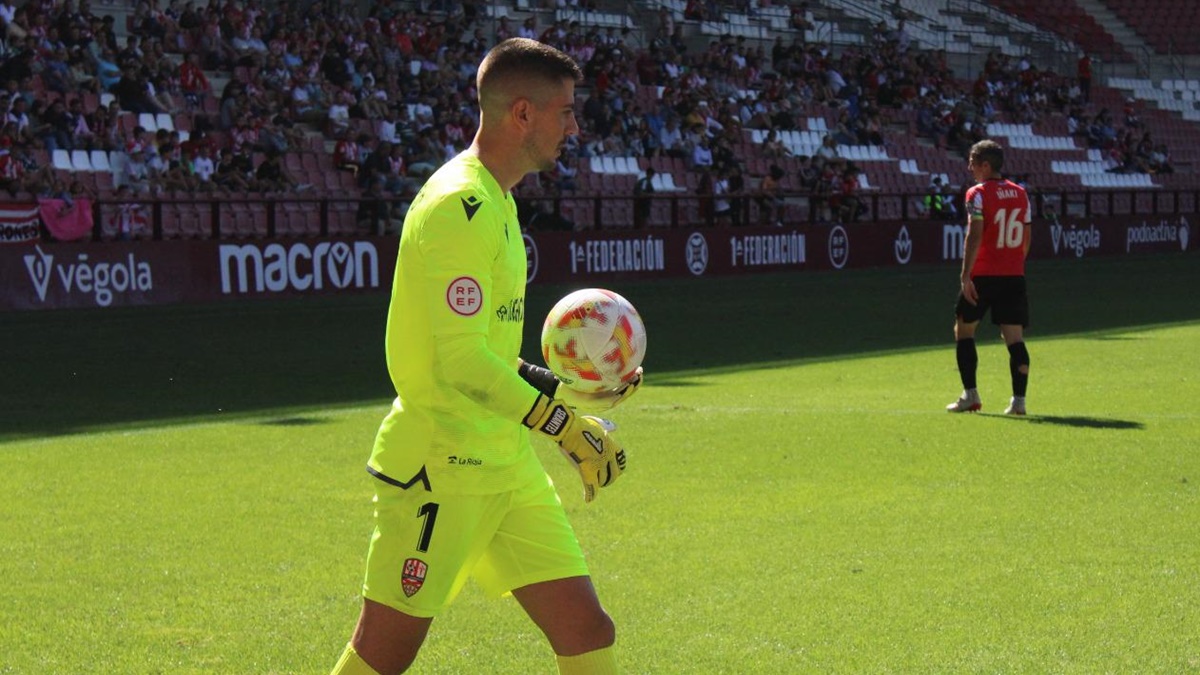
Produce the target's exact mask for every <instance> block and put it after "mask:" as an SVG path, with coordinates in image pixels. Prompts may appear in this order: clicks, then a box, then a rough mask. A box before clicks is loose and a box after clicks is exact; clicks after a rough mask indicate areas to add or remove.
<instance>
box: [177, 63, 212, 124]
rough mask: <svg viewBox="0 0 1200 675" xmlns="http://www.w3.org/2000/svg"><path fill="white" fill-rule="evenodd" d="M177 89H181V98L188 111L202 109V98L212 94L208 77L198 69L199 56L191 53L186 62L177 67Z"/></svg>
mask: <svg viewBox="0 0 1200 675" xmlns="http://www.w3.org/2000/svg"><path fill="white" fill-rule="evenodd" d="M179 87H180V88H181V89H183V97H184V99H185V100H186V101H187V104H188V106H189V110H198V109H203V107H204V97H206V96H208V95H209V93H211V92H212V85H211V84H210V83H209V81H208V76H206V75H205V74H204V70H202V69H201V68H200V55H199V54H197V53H195V52H192V53H191V54H188V56H187V60H186V61H184V62H183V65H181V66H179Z"/></svg>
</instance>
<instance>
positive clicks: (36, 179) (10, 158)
mask: <svg viewBox="0 0 1200 675" xmlns="http://www.w3.org/2000/svg"><path fill="white" fill-rule="evenodd" d="M12 149H13V142H12V139H11V138H9V137H8V136H0V190H7V191H8V194H9V195H11V196H12V197H13V198H14V199H15V198H16V197H17V195H18V194H20V193H22V192H27V193H30V194H37V193H38V192H39V191H40V189H41V185H42V184H43V183H44V182H45V181H47V180H50V179H51V178H52V177H53V175H54V171H53V170H52V169H51V167H50V166H49V165H46V166H43V167H42V168H41V169H39V170H38V171H36V172H30V171H27V170H26V167H25V164H24V162H22V161H21V160H20V159H19V158H18V157H16V156H15V155H14V154H13V152H12Z"/></svg>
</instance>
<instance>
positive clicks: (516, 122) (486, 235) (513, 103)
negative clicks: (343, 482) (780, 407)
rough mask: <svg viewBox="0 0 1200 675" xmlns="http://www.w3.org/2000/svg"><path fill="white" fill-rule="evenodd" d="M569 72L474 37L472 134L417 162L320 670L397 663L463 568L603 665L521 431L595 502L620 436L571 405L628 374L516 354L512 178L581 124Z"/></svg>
mask: <svg viewBox="0 0 1200 675" xmlns="http://www.w3.org/2000/svg"><path fill="white" fill-rule="evenodd" d="M579 78H580V71H579V67H578V66H577V65H576V64H575V62H574V61H573V60H572V59H571V57H569V56H567V55H566V54H564V53H562V52H560V51H558V50H556V49H554V48H552V47H549V46H547V45H544V44H541V43H539V42H535V41H533V40H525V39H521V38H514V39H510V40H506V41H504V42H502V43H500V44H499V45H497V46H496V47H495V48H493V49H492V50H491V51H490V52H488V54H487V56H485V57H484V59H483V62H482V63H481V64H480V66H479V71H478V74H477V76H476V79H477V84H478V92H479V103H480V113H481V115H480V125H479V130H478V132H477V133H476V135H475V139H474V142H473V143H472V145H471V147H470V148H468V149H467V150H466V151H464V152H463V153H462V154H460V155H459V156H457V157H455V158H454V159H452V160H450V161H449V162H447V163H446V164H445V165H444V166H443V167H442V168H440V169H439V170H438V171H437V172H436V173H434V174H433V176H431V177H430V178H429V180H428V182H426V184H425V186H424V187H423V188H422V189H421V192H420V193H419V194H418V195H417V197H416V199H415V200H414V201H413V204H412V206H411V208H410V210H409V212H408V215H407V217H406V218H405V221H404V232H403V234H402V235H401V237H400V252H399V259H398V261H397V264H396V277H395V282H394V284H393V286H392V300H391V305H390V308H389V311H388V320H387V363H388V371H389V373H390V375H391V378H392V382H393V384H394V385H395V387H396V393H397V397H396V400H395V402H394V403H393V405H392V410H391V411H390V412H389V413H388V415H387V417H386V418H385V419H384V421H383V423H382V425H381V426H380V428H379V433H378V435H377V436H376V439H375V447H374V450H373V452H372V454H371V459H370V461H369V462H368V465H367V470H368V471H369V472H370V473H371V475H372V476H374V478H375V479H376V480H375V481H374V483H375V486H374V487H375V492H376V498H375V503H376V509H375V532H374V534H373V535H372V537H371V547H370V550H369V552H368V555H367V572H366V579H365V581H364V583H363V609H362V614H361V616H360V617H359V621H358V626H357V628H356V629H355V631H354V636H353V638H352V639H351V641H350V644H348V645H347V646H346V649H345V651H344V652H343V654H342V657H341V659H340V660H339V661H338V664H337V665H336V666H335V667H334V670H333V673H334V675H360V674H363V675H370V674H373V673H380V674H382V675H390V674H391V673H399V672H403V671H404V670H406V669H407V668H408V667H409V665H410V664H411V663H412V662H413V659H415V658H416V655H417V652H418V651H419V650H420V647H421V643H422V642H423V641H424V639H425V635H426V633H427V632H428V630H429V626H430V624H431V623H432V621H433V618H434V617H435V616H437V615H438V614H439V613H440V612H441V611H442V610H443V609H445V608H446V607H447V606H448V605H449V604H450V602H451V601H453V599H454V597H455V595H456V594H457V593H458V591H459V590H460V589H461V588H462V586H463V584H464V583H465V582H466V580H467V579H468V578H471V577H473V578H474V579H475V580H476V581H477V582H478V583H479V584H480V585H481V586H482V587H483V589H484V591H485V592H487V593H489V594H493V595H496V596H500V595H503V594H505V593H509V592H511V593H512V595H513V596H514V597H515V598H516V599H517V601H518V602H519V603H520V604H521V607H522V608H523V609H524V610H525V611H526V612H527V613H528V614H529V616H530V618H531V619H533V621H534V623H536V624H537V625H538V627H539V628H541V629H542V632H543V633H545V635H546V638H547V639H548V640H549V642H550V646H551V647H552V648H553V649H554V652H555V654H556V658H557V661H558V668H559V672H560V673H568V674H573V673H579V674H582V673H594V674H601V673H616V672H617V665H616V658H615V656H614V653H613V643H614V641H615V631H614V628H613V623H612V620H611V619H610V618H609V617H608V615H607V614H606V613H605V611H604V609H603V608H602V607H601V605H600V601H599V600H598V599H597V597H596V593H595V590H594V589H593V587H592V583H591V580H590V578H589V577H588V570H587V565H586V564H585V562H584V559H583V554H582V552H581V550H580V547H579V543H578V541H577V540H576V538H575V534H574V532H573V530H572V529H571V525H570V523H569V522H568V521H567V518H566V513H565V512H564V510H563V508H562V504H561V503H560V502H559V499H558V495H557V493H556V492H555V490H554V487H553V485H552V484H551V482H550V479H549V477H548V476H547V475H546V472H545V470H544V469H543V467H542V465H541V462H540V461H539V460H538V458H537V456H536V455H535V454H534V452H533V449H532V447H531V446H530V431H531V430H532V431H535V432H538V433H541V434H544V435H546V436H549V437H550V438H551V439H552V440H554V441H555V442H557V443H558V445H559V446H560V448H561V449H562V451H563V454H564V455H565V456H566V457H567V458H568V459H569V460H571V461H572V462H573V463H574V464H575V465H576V466H577V467H578V469H579V474H580V477H581V478H582V480H583V484H584V496H585V499H586V500H587V501H591V500H592V499H594V498H595V496H596V491H597V490H598V489H599V488H600V487H603V486H606V485H608V484H610V483H611V482H612V481H614V480H616V478H617V477H618V476H619V475H620V474H621V471H622V470H623V469H624V467H625V452H624V450H623V449H622V448H621V446H620V445H619V444H618V443H617V442H616V440H615V439H614V438H613V437H612V436H611V435H610V434H609V432H610V431H611V430H612V427H611V425H608V424H607V423H605V422H604V420H600V419H597V418H594V417H588V416H586V415H583V414H581V413H582V412H592V411H602V410H606V409H609V408H611V407H613V406H614V405H617V404H618V403H620V402H621V401H623V400H625V399H626V398H628V397H629V396H631V395H632V394H633V393H634V392H636V390H637V388H638V387H639V386H640V384H641V378H640V377H639V378H638V379H637V380H635V382H634V383H633V384H631V385H628V386H626V387H624V388H622V389H620V390H616V391H611V392H602V393H600V394H591V395H584V394H579V393H576V392H572V391H571V390H568V389H566V388H565V387H559V386H558V384H559V383H558V381H557V379H555V377H554V375H553V374H551V373H550V372H549V371H547V370H545V369H543V368H538V367H536V366H531V365H529V364H525V363H522V362H521V361H520V359H519V357H518V353H519V351H520V346H521V335H522V323H523V319H524V314H525V274H526V271H525V270H526V268H525V243H524V241H523V240H522V238H521V231H520V228H519V226H518V223H517V209H516V205H515V203H514V201H513V197H512V194H511V193H510V190H511V189H512V187H513V186H514V185H516V184H517V183H518V182H519V181H520V180H521V179H522V178H523V177H524V176H525V175H526V174H528V173H530V172H534V171H547V170H550V169H551V168H553V167H554V163H555V160H556V159H557V158H558V155H559V153H560V152H561V151H562V148H563V145H564V142H565V140H566V138H567V136H570V135H573V134H576V133H578V132H579V127H578V125H577V124H576V121H575V113H574V103H575V83H576V82H577V81H578V80H579ZM576 408H578V409H580V412H579V413H577V412H576V410H575V409H576Z"/></svg>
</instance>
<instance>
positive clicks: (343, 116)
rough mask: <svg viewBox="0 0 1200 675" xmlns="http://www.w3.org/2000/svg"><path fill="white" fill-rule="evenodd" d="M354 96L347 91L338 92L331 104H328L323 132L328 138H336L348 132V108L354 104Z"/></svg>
mask: <svg viewBox="0 0 1200 675" xmlns="http://www.w3.org/2000/svg"><path fill="white" fill-rule="evenodd" d="M355 102H356V101H355V98H354V94H352V93H351V92H350V90H349V89H343V90H342V91H340V92H338V95H337V96H336V97H335V98H334V100H333V102H332V103H330V104H329V111H328V113H327V125H326V127H325V132H326V133H327V134H329V135H330V136H338V135H342V134H345V133H347V132H348V131H349V130H350V106H352V105H354V104H355Z"/></svg>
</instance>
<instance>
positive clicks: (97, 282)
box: [24, 246, 154, 307]
mask: <svg viewBox="0 0 1200 675" xmlns="http://www.w3.org/2000/svg"><path fill="white" fill-rule="evenodd" d="M34 251H36V255H27V256H24V260H25V269H26V270H27V271H28V272H29V281H30V282H31V283H32V284H33V290H34V292H36V293H37V296H38V300H39V301H40V302H45V301H46V296H47V295H48V294H49V292H50V285H51V284H50V282H51V281H52V280H53V278H54V277H55V276H57V277H58V279H59V282H60V283H61V284H62V289H63V292H64V293H66V294H67V295H68V296H70V295H71V294H72V293H75V292H76V291H79V292H81V293H91V294H92V298H93V300H95V302H96V304H97V305H99V306H101V307H108V306H109V305H111V304H112V301H113V297H114V293H125V292H127V291H150V290H153V289H154V278H153V275H152V274H151V270H150V263H148V262H144V261H139V260H138V259H137V258H135V257H134V255H133V253H129V254H128V255H127V256H126V258H125V260H118V261H116V262H110V261H97V262H93V261H91V260H90V259H89V255H88V254H87V253H80V254H79V255H78V256H77V257H76V258H75V260H74V262H69V263H62V262H60V263H58V264H57V265H56V264H54V256H52V255H49V254H47V253H46V252H45V251H43V250H42V247H41V246H34Z"/></svg>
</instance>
